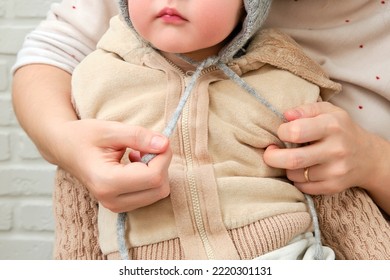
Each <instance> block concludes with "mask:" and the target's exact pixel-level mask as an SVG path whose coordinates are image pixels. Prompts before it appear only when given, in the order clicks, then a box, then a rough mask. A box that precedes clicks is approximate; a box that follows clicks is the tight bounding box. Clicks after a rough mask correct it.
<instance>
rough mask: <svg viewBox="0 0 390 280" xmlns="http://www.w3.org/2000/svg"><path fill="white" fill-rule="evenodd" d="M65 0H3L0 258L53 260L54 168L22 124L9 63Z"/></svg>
mask: <svg viewBox="0 0 390 280" xmlns="http://www.w3.org/2000/svg"><path fill="white" fill-rule="evenodd" d="M59 1H60V0H0V260H1V259H51V257H52V249H53V237H54V232H53V229H54V226H53V215H52V202H51V196H52V190H53V180H54V170H55V167H54V166H51V165H49V164H48V163H46V162H45V161H44V160H43V159H42V158H41V157H40V155H39V153H38V152H37V150H36V149H35V147H34V145H33V144H32V142H31V141H30V140H29V138H28V137H27V136H26V134H25V133H24V132H23V131H22V129H21V128H20V127H19V126H18V123H17V121H16V118H15V115H14V113H13V111H12V104H11V79H12V77H11V75H10V68H11V66H12V65H13V63H14V62H15V56H16V52H17V50H18V49H20V47H21V45H22V42H23V39H24V37H25V35H26V34H27V33H28V32H29V31H30V30H31V29H33V28H34V27H35V26H36V25H37V24H38V22H39V21H40V20H41V19H42V18H44V17H45V15H46V12H47V10H48V9H49V6H50V4H51V3H53V2H59Z"/></svg>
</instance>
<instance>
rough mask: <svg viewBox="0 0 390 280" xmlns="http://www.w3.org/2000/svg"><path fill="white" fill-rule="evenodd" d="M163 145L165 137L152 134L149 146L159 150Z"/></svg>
mask: <svg viewBox="0 0 390 280" xmlns="http://www.w3.org/2000/svg"><path fill="white" fill-rule="evenodd" d="M164 145H165V138H164V137H161V136H158V135H157V136H153V138H152V140H151V141H150V146H151V147H152V148H153V149H156V150H159V149H161V148H162V147H163V146H164Z"/></svg>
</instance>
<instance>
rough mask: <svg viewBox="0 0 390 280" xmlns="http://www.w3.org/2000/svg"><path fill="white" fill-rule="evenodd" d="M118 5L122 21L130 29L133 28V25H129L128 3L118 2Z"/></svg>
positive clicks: (123, 0) (124, 0) (121, 0)
mask: <svg viewBox="0 0 390 280" xmlns="http://www.w3.org/2000/svg"><path fill="white" fill-rule="evenodd" d="M118 4H119V10H120V13H121V15H122V17H123V19H124V20H125V21H126V23H127V24H128V25H129V26H130V27H133V24H132V23H131V20H130V15H129V5H128V1H127V0H118Z"/></svg>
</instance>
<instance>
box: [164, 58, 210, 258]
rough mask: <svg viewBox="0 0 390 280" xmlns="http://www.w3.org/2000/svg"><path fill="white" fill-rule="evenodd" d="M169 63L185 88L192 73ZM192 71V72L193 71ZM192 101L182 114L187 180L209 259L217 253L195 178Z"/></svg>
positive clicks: (195, 215) (208, 69) (208, 70)
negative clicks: (192, 143) (192, 142)
mask: <svg viewBox="0 0 390 280" xmlns="http://www.w3.org/2000/svg"><path fill="white" fill-rule="evenodd" d="M167 61H168V63H169V64H170V65H171V66H172V67H173V68H174V69H176V70H177V71H178V72H179V73H180V74H181V77H183V80H184V88H186V87H187V84H188V82H189V80H190V79H191V75H188V74H187V73H189V72H187V73H186V72H184V71H183V70H182V69H181V68H179V67H178V66H177V65H175V64H174V63H173V62H171V61H170V60H168V59H167ZM216 69H217V67H215V66H214V67H209V68H207V69H204V70H203V71H202V73H201V76H202V75H204V74H207V73H210V72H212V71H214V70H216ZM191 73H192V72H191ZM189 104H190V102H189V100H187V103H186V104H185V106H184V109H183V112H182V115H181V127H182V129H181V132H182V140H183V146H184V159H185V162H186V166H187V178H188V179H187V182H188V185H189V191H190V197H191V206H192V213H193V215H194V219H195V225H196V229H197V231H198V233H199V236H200V239H201V242H202V244H203V248H204V250H205V253H206V256H207V258H208V259H209V260H214V259H215V254H214V251H213V248H212V246H211V244H210V241H209V238H208V236H207V232H206V229H205V226H204V221H203V217H202V211H201V207H200V200H199V195H198V187H197V184H196V180H195V174H194V170H193V167H194V162H193V158H192V153H191V142H190V132H189V130H190V129H189V114H190V105H189Z"/></svg>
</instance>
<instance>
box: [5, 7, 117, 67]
mask: <svg viewBox="0 0 390 280" xmlns="http://www.w3.org/2000/svg"><path fill="white" fill-rule="evenodd" d="M117 9H118V8H117V6H116V3H115V0H101V1H96V0H82V1H72V0H62V1H61V2H60V3H55V4H52V5H51V8H50V10H49V11H48V13H47V17H46V19H45V20H43V21H42V22H41V23H40V24H39V25H38V26H37V27H36V28H35V29H34V30H33V31H31V32H30V33H29V34H28V35H27V36H26V38H25V40H24V43H23V46H22V48H21V49H20V50H19V52H18V55H17V59H16V62H15V64H14V66H13V68H12V71H13V72H14V71H16V70H17V69H18V68H19V67H21V66H24V65H28V64H35V63H43V64H48V65H53V66H56V67H59V68H61V69H63V70H65V71H67V72H69V73H72V72H73V69H74V68H75V67H76V65H77V64H78V63H79V62H80V61H81V60H82V59H83V58H84V57H85V56H86V55H87V54H89V53H90V52H92V51H93V50H94V49H95V47H96V43H97V41H98V40H99V39H100V37H101V36H102V35H103V33H104V32H105V31H106V29H107V28H108V25H109V20H110V18H111V17H112V16H113V15H115V14H117V13H118V10H117Z"/></svg>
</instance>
